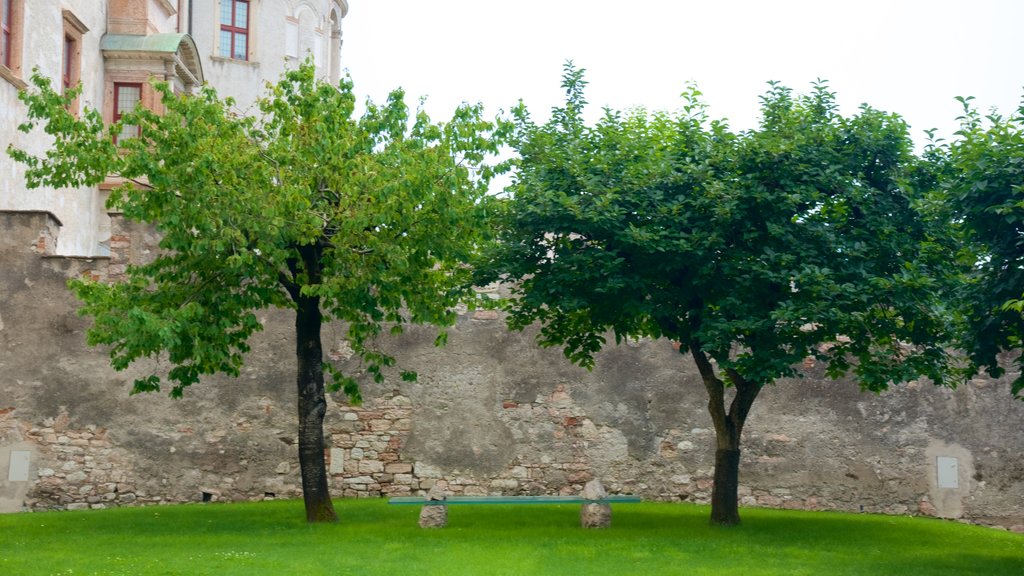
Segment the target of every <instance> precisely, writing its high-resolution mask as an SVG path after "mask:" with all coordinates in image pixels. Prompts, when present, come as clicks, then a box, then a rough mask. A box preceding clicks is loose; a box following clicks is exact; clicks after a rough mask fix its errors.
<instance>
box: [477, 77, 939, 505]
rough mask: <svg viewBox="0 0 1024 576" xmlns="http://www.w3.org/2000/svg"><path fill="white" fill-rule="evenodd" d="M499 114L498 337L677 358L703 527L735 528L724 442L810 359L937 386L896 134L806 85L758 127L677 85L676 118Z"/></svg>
mask: <svg viewBox="0 0 1024 576" xmlns="http://www.w3.org/2000/svg"><path fill="white" fill-rule="evenodd" d="M562 86H563V88H565V90H566V102H565V105H564V106H562V107H559V108H556V109H554V110H553V111H552V116H551V119H550V120H549V121H548V122H547V123H545V124H543V125H537V124H536V123H534V122H533V121H532V120H531V118H530V115H529V113H528V111H527V110H526V108H525V107H523V106H520V108H519V109H518V110H516V111H515V115H516V124H517V130H516V135H515V137H514V138H513V140H514V142H515V144H514V145H515V146H516V148H517V149H518V152H519V154H520V155H521V159H520V160H519V161H518V166H517V171H516V175H515V180H514V182H513V184H512V186H510V189H509V190H510V195H509V198H508V199H507V206H506V207H505V211H504V213H503V216H502V218H501V221H502V226H501V230H500V233H499V240H500V243H499V244H498V245H497V247H496V248H495V249H494V250H493V251H491V252H490V253H489V254H488V255H487V257H486V258H485V259H484V261H483V262H482V264H480V265H479V266H478V270H477V281H478V282H484V281H488V280H493V279H496V278H501V279H504V280H506V281H508V282H510V283H511V285H512V287H513V290H514V297H513V298H512V299H510V300H509V301H508V303H507V304H506V307H507V310H508V312H509V320H508V321H509V324H510V326H512V327H513V328H518V329H521V328H523V327H524V326H526V325H528V324H530V323H533V322H537V321H539V322H540V323H541V329H540V334H539V336H538V340H539V343H540V344H541V345H544V346H554V345H559V346H564V353H565V355H566V356H567V357H568V358H569V359H570V360H572V361H574V362H576V363H578V364H580V365H583V366H585V367H590V366H592V365H593V362H594V354H595V353H596V352H598V351H599V350H600V349H601V348H602V347H603V346H605V345H606V344H607V342H606V335H607V334H608V332H611V333H612V334H613V335H614V339H615V341H616V342H619V341H621V340H622V339H624V338H630V337H650V338H658V337H666V338H668V339H671V340H673V341H677V342H679V343H680V345H681V346H680V350H681V352H683V353H688V354H689V355H690V356H692V358H693V361H694V362H695V363H696V366H697V368H698V370H699V372H700V375H701V378H702V380H703V383H704V386H705V388H706V390H707V394H708V410H709V412H710V415H711V418H712V421H713V422H714V427H715V432H716V438H717V450H716V456H715V473H714V489H713V494H712V510H711V522H712V523H713V524H720V525H734V524H738V523H739V521H740V518H739V512H738V506H737V488H738V471H739V462H740V438H741V434H742V430H743V426H744V424H745V422H746V419H747V415H748V414H749V412H750V409H751V407H752V405H753V404H754V401H755V399H756V398H757V396H758V394H759V393H760V391H761V390H762V389H763V388H764V387H765V386H766V385H768V384H771V383H772V382H774V381H775V380H777V379H778V378H782V377H790V376H796V375H798V373H797V370H796V369H795V368H794V366H795V365H797V364H798V363H800V362H801V361H803V360H804V359H805V358H807V357H813V358H815V359H817V360H818V361H821V362H824V363H825V364H826V365H827V373H828V375H829V376H831V377H833V378H837V377H840V376H842V375H844V374H847V373H852V374H853V375H854V376H855V377H856V379H857V380H858V382H859V383H860V386H861V387H862V388H864V389H866V390H873V391H880V390H883V389H885V388H886V387H888V386H889V385H890V384H893V383H898V382H903V381H907V380H910V379H914V378H917V377H919V376H926V377H928V378H930V379H932V380H933V381H934V382H936V383H946V382H948V380H947V378H946V376H945V374H946V372H945V369H946V368H947V363H948V361H949V357H948V356H947V354H946V352H945V351H944V349H943V346H942V344H943V342H944V341H943V336H944V335H945V334H946V333H947V330H948V327H947V323H946V315H945V314H944V313H943V308H942V302H941V300H940V299H939V298H938V290H937V289H936V288H937V286H938V284H939V283H940V279H938V278H936V277H933V275H932V270H931V269H930V265H931V264H932V263H933V261H934V260H935V259H937V257H941V256H942V254H941V251H940V250H938V249H937V247H936V246H937V245H936V244H935V241H934V240H935V239H934V238H932V237H931V236H930V234H931V233H932V231H933V230H934V228H932V227H930V226H927V225H926V222H924V221H923V220H924V219H923V218H922V216H921V214H920V213H919V212H918V210H917V209H916V208H915V194H916V193H917V190H914V189H913V188H912V187H911V186H910V183H911V180H913V179H912V178H910V176H911V175H913V174H914V173H915V171H919V168H920V167H919V166H918V164H919V162H920V161H919V160H917V159H916V158H915V157H914V156H912V155H911V153H910V149H911V143H910V141H909V138H908V136H907V127H906V124H905V123H904V122H903V121H902V120H901V119H900V118H899V117H897V116H895V115H891V114H886V113H883V112H880V111H877V110H874V109H872V108H870V107H867V106H864V107H862V108H861V109H860V110H859V112H858V113H857V114H856V115H855V116H852V117H849V118H846V117H843V116H842V115H840V114H839V112H838V111H837V107H836V104H835V97H834V95H833V94H832V93H830V92H829V91H828V90H827V87H826V85H825V84H824V83H823V82H820V81H819V82H818V83H817V84H815V86H814V90H813V92H812V93H811V94H810V95H807V96H800V97H796V96H794V95H793V94H792V93H791V91H790V90H789V89H787V88H785V87H783V86H780V85H778V84H775V83H772V84H771V88H770V90H769V91H768V92H767V93H766V94H765V95H764V96H763V97H762V114H763V119H762V121H761V124H760V126H759V128H757V129H755V130H751V131H748V132H743V133H739V134H735V133H732V132H730V131H729V129H728V127H727V125H726V124H725V123H723V122H720V121H709V120H708V117H707V113H706V108H705V106H704V105H703V104H702V103H701V102H700V100H699V96H700V93H699V92H698V91H697V90H696V88H693V87H691V88H690V89H689V90H688V91H687V92H686V93H685V94H684V97H685V101H684V107H683V109H682V111H681V112H680V113H665V112H658V113H654V114H648V113H647V112H646V111H644V110H633V111H630V112H625V113H623V112H617V111H612V110H605V112H604V115H603V116H602V117H601V119H600V120H599V121H598V122H597V123H596V124H595V125H593V126H590V125H587V124H586V123H585V122H584V120H583V116H582V111H583V108H584V106H585V104H586V100H585V98H584V86H585V81H584V79H583V71H582V70H578V69H576V68H575V67H573V66H572V65H571V63H570V64H569V65H567V67H566V71H565V75H564V78H563V83H562Z"/></svg>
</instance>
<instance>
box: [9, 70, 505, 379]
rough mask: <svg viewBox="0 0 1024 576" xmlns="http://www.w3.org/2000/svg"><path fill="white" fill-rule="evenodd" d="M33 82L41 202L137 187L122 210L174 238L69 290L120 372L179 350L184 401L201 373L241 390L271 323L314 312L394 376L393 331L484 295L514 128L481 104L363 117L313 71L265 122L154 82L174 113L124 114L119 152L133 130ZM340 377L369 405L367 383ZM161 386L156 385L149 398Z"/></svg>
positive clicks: (299, 73) (125, 192) (445, 317)
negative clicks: (494, 183)
mask: <svg viewBox="0 0 1024 576" xmlns="http://www.w3.org/2000/svg"><path fill="white" fill-rule="evenodd" d="M33 84H34V85H35V90H34V91H33V92H31V93H28V92H27V93H24V94H22V96H21V97H22V100H23V101H24V102H25V104H26V105H27V106H28V111H29V121H28V122H26V123H25V124H23V125H22V126H21V129H22V130H24V131H29V130H31V129H32V128H33V127H34V125H35V124H37V123H40V122H42V123H43V124H44V128H45V130H46V132H47V133H49V134H51V135H52V136H53V137H54V139H55V143H54V146H53V147H52V149H51V150H50V151H49V152H47V155H46V156H45V157H43V158H36V157H33V156H30V155H28V154H26V153H25V152H23V151H19V150H10V153H11V154H12V155H13V156H14V157H15V158H16V159H18V160H21V161H22V162H24V163H26V164H27V166H28V180H29V185H30V187H35V186H40V185H49V186H56V187H65V186H82V185H95V184H97V183H100V182H102V181H104V180H105V179H107V178H108V176H110V175H113V177H115V178H120V179H122V180H123V181H124V182H125V183H124V184H123V185H120V186H118V187H117V188H115V189H114V191H113V192H112V194H111V196H110V201H109V207H110V208H111V209H114V210H118V211H121V212H122V213H123V214H124V216H125V217H126V218H128V219H131V220H137V221H141V222H149V223H152V224H153V225H154V226H155V227H156V229H157V231H158V232H159V234H160V244H159V246H160V249H161V251H160V253H159V254H158V255H157V256H156V258H155V259H154V260H153V261H152V262H150V263H147V264H142V265H138V266H133V267H130V268H129V269H128V271H127V278H126V280H125V281H124V282H118V283H114V284H105V283H97V282H91V281H88V280H76V281H73V282H72V288H73V289H74V290H75V292H76V293H77V295H78V296H79V298H80V299H82V300H83V301H84V302H85V305H84V306H83V308H82V310H81V312H82V313H83V314H87V315H90V316H93V317H95V324H94V326H93V327H92V328H91V329H90V330H89V334H88V339H89V342H90V343H91V344H106V345H109V346H111V351H110V355H111V359H112V364H113V366H114V367H115V368H118V369H123V368H126V367H127V366H128V365H129V364H130V363H131V362H133V361H134V360H136V359H139V358H145V357H157V356H159V355H160V354H161V353H162V352H166V354H167V356H166V358H167V359H168V360H169V361H170V363H171V364H172V365H173V368H171V370H170V371H169V373H168V374H167V377H168V379H169V380H170V381H172V382H173V389H172V391H171V394H172V395H173V396H180V395H181V394H182V392H183V390H184V388H185V387H187V386H189V385H191V384H193V383H195V382H197V381H198V379H199V378H200V376H201V375H204V374H212V373H215V372H223V373H227V374H230V375H237V374H238V372H239V368H240V366H241V365H242V362H243V356H244V354H245V353H246V352H247V351H248V350H249V347H248V344H247V342H248V340H249V338H250V336H252V335H253V333H255V332H257V331H259V330H260V329H261V328H262V326H261V324H260V321H259V320H258V318H257V315H256V312H257V311H259V310H262V309H264V308H267V307H270V306H281V307H292V306H294V305H295V302H296V301H298V300H299V299H300V298H301V299H312V300H313V301H317V302H318V304H319V307H320V311H321V312H322V315H323V319H324V320H330V319H337V320H343V321H345V322H346V323H347V325H348V332H347V339H348V340H349V342H350V344H351V345H352V347H353V349H354V350H355V352H356V353H357V354H359V355H360V356H361V357H362V358H363V359H364V361H365V362H366V365H367V369H368V370H369V371H370V372H371V373H372V374H373V375H374V376H375V377H377V378H380V370H381V367H382V366H385V365H390V364H392V363H393V359H392V358H391V357H389V356H387V355H386V354H383V353H381V352H380V351H378V350H376V349H375V348H374V346H373V340H374V338H375V337H377V336H378V335H379V334H380V333H381V331H382V330H383V328H382V326H383V325H384V323H387V324H388V325H389V326H392V328H390V329H391V330H392V331H401V329H402V326H403V325H404V324H405V323H407V322H415V323H434V324H438V325H447V324H450V323H451V322H452V321H453V320H454V313H453V311H452V307H453V306H454V305H455V304H456V303H457V302H459V301H461V300H464V299H467V298H469V297H471V295H472V292H471V291H470V290H469V289H468V288H466V285H467V282H466V279H467V276H468V274H469V272H468V271H467V269H466V268H465V267H464V266H463V265H462V264H461V263H462V262H465V261H466V260H468V259H469V258H470V257H472V256H473V254H474V253H475V251H476V250H477V248H478V246H479V245H480V244H481V243H483V242H484V241H485V240H486V239H487V237H488V235H489V231H488V229H487V227H486V226H485V221H486V217H487V215H488V213H489V212H490V211H491V202H490V200H489V198H488V197H487V196H486V189H487V181H488V179H489V178H490V176H491V175H492V173H493V168H492V167H489V166H487V165H485V159H486V157H487V156H488V155H489V154H491V153H494V152H496V151H497V148H498V146H499V142H500V140H501V134H502V132H503V130H504V128H503V127H502V126H500V125H497V124H495V123H492V122H489V121H486V120H484V119H483V117H482V108H481V106H479V105H477V106H470V105H464V106H462V107H460V108H459V109H458V110H457V111H456V112H455V114H454V117H453V118H452V119H451V121H449V122H447V123H434V122H432V121H431V120H430V118H428V117H427V115H426V113H425V112H423V111H422V110H418V111H417V112H415V114H414V115H413V116H412V117H410V111H409V109H408V108H407V106H406V105H405V103H404V94H403V93H402V91H401V90H396V91H394V92H392V93H391V95H390V96H389V97H388V99H387V101H386V102H385V103H384V104H379V105H378V104H374V103H372V102H368V103H367V105H366V111H365V113H363V114H362V115H361V116H357V115H356V113H355V108H356V102H355V97H354V96H353V94H352V82H351V80H349V79H345V80H343V81H342V82H341V83H340V85H338V86H332V85H328V84H325V83H321V82H318V81H316V80H315V76H314V69H313V67H312V66H311V65H309V64H306V65H303V66H302V67H300V68H299V69H297V70H292V71H289V72H287V73H286V74H285V75H284V77H283V78H282V80H281V81H280V82H279V83H278V84H277V85H274V86H270V87H269V89H268V92H267V94H266V95H265V96H264V97H263V98H261V99H260V100H259V111H260V113H261V114H260V115H259V116H252V117H249V116H240V115H237V114H235V113H234V112H232V109H231V104H232V102H231V101H222V100H220V99H219V98H218V96H217V94H216V92H215V91H214V90H213V89H212V88H209V87H206V88H203V89H202V90H201V91H200V92H199V93H198V94H195V95H185V96H179V95H176V94H174V93H172V91H171V89H170V88H169V87H168V86H167V85H166V84H162V83H156V84H154V85H153V86H154V89H155V90H156V91H157V92H158V94H159V95H160V98H161V102H162V108H163V109H164V112H163V113H161V114H157V113H155V112H153V111H150V110H146V109H143V108H141V107H140V108H139V109H138V110H136V111H135V112H134V113H131V114H126V115H125V117H124V119H123V120H122V124H133V125H138V126H139V127H140V133H141V137H139V138H134V139H128V140H121V141H120V142H118V143H117V144H116V145H115V144H114V140H113V135H114V134H116V133H118V131H119V129H120V124H119V125H115V126H111V127H106V126H104V125H103V122H102V119H101V117H100V115H99V114H98V113H96V112H95V111H93V110H88V111H86V112H85V113H83V114H82V116H81V118H74V117H72V116H71V115H70V114H68V113H67V112H66V111H65V110H64V108H63V107H62V106H63V103H64V101H65V100H67V98H70V97H73V94H70V95H68V96H67V97H62V96H61V95H59V94H57V93H56V92H54V91H53V89H52V88H50V86H49V82H48V80H46V79H45V78H43V77H41V76H40V75H39V74H36V75H35V76H34V77H33ZM441 338H442V339H443V336H442V337H441ZM327 368H328V369H330V367H329V366H328V367H327ZM404 376H405V377H406V378H412V377H414V375H413V374H411V373H404ZM335 377H336V382H337V383H339V384H343V385H344V386H345V390H346V392H348V393H349V394H350V395H352V396H354V397H358V390H357V388H356V386H355V381H354V380H353V379H351V378H349V377H345V376H343V375H340V374H335ZM159 386H160V378H159V377H157V376H155V375H154V376H150V377H148V378H145V379H142V380H139V381H137V382H136V383H135V391H145V390H156V389H159Z"/></svg>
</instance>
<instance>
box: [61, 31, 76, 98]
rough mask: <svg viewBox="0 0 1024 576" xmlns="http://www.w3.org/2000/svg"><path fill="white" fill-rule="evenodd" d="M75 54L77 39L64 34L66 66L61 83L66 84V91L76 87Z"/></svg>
mask: <svg viewBox="0 0 1024 576" xmlns="http://www.w3.org/2000/svg"><path fill="white" fill-rule="evenodd" d="M74 54H75V39H74V38H72V37H71V36H68V35H65V36H64V66H63V72H64V73H63V74H62V75H61V84H62V85H63V86H64V91H65V92H67V91H68V90H70V89H71V88H72V87H74V85H75V82H74V80H73V69H74V62H72V59H73V58H74Z"/></svg>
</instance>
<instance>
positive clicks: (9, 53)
mask: <svg viewBox="0 0 1024 576" xmlns="http://www.w3.org/2000/svg"><path fill="white" fill-rule="evenodd" d="M23 2H24V0H0V78H3V79H4V80H7V81H8V82H10V83H11V84H14V85H15V86H16V87H17V88H19V89H21V88H25V87H26V84H25V82H24V81H22V79H21V69H22V66H21V57H22V49H21V43H22V36H23V34H22V32H23V28H24V24H23V21H22V18H23V15H24V11H23V8H24V6H23Z"/></svg>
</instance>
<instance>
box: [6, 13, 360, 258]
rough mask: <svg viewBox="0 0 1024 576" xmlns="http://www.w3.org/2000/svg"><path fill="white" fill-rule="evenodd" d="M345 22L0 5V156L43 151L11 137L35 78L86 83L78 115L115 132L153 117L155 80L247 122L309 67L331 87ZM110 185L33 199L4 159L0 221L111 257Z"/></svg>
mask: <svg viewBox="0 0 1024 576" xmlns="http://www.w3.org/2000/svg"><path fill="white" fill-rule="evenodd" d="M347 12H348V2H347V0H206V1H201V2H194V1H193V0H0V145H2V147H4V148H6V145H8V144H11V145H13V146H15V147H18V148H21V149H24V150H27V151H29V152H31V153H34V154H42V153H43V152H45V150H46V149H47V147H48V146H49V145H50V141H49V139H48V138H47V137H45V135H43V134H41V133H40V132H38V131H36V132H32V133H30V134H24V133H22V132H20V131H18V129H17V127H18V125H19V124H20V123H22V122H24V121H25V119H26V116H25V108H24V106H23V105H22V104H21V102H20V101H19V100H18V92H19V91H20V90H22V89H23V88H25V87H26V86H27V84H28V82H29V79H30V77H31V75H32V74H33V71H34V70H38V72H39V73H40V74H42V75H43V76H45V77H47V78H49V79H50V81H51V84H52V85H54V86H57V85H60V86H64V87H70V86H75V85H77V84H79V83H81V85H82V94H81V96H80V97H79V98H78V101H77V102H75V104H74V106H73V109H74V110H76V111H81V110H83V109H85V108H93V109H96V110H100V111H101V112H102V113H103V116H104V118H106V119H107V120H108V121H110V122H113V121H116V120H117V119H118V118H119V117H120V115H121V114H122V113H124V112H126V111H127V110H130V109H131V108H132V107H134V106H136V105H142V106H146V107H150V108H153V109H156V108H157V107H158V105H159V103H158V102H157V101H156V97H155V94H154V92H153V90H152V87H151V86H150V84H149V82H150V80H152V79H156V80H162V81H166V82H169V83H170V84H171V85H172V86H173V87H174V88H175V89H176V90H178V91H180V92H189V91H192V90H194V89H196V88H197V87H198V86H200V85H202V84H204V83H206V84H210V85H212V86H214V87H215V88H216V89H217V90H218V92H220V93H221V94H222V95H224V96H231V97H233V98H235V100H236V102H237V104H238V107H239V110H240V111H241V112H243V113H244V112H246V111H247V110H248V109H249V108H250V107H251V105H252V103H253V101H254V100H255V98H256V97H257V96H258V95H259V93H260V91H261V90H262V87H263V85H264V83H265V82H266V81H268V80H275V79H277V78H278V77H279V76H280V75H281V73H282V72H283V71H284V70H285V69H286V68H288V67H290V66H292V67H294V66H295V65H297V64H298V62H299V61H301V60H302V59H304V58H307V57H308V58H312V59H313V61H314V63H315V64H316V65H317V68H318V72H319V73H320V76H321V77H322V78H324V79H329V80H332V81H337V80H338V78H339V77H340V75H341V22H342V19H343V18H344V17H345V15H346V14H347ZM126 130H127V132H126V133H125V134H123V136H131V131H132V128H131V127H128V128H126ZM112 185H113V183H112V182H111V183H107V184H106V185H100V186H97V187H93V188H80V189H75V190H69V189H61V190H55V189H47V188H40V189H34V190H29V189H27V187H26V186H25V178H24V168H23V167H22V166H20V165H18V164H17V163H15V162H14V161H12V160H11V159H10V158H9V157H7V156H6V155H3V157H0V210H12V211H24V210H43V211H48V212H50V213H52V214H53V215H54V216H56V218H57V219H58V220H59V221H60V223H61V224H62V228H61V234H60V240H59V241H58V246H57V247H56V251H57V253H58V254H62V255H76V256H102V255H106V254H108V253H109V240H110V220H109V216H108V214H107V210H106V207H105V203H106V198H107V191H108V190H109V188H110V187H111V186H112Z"/></svg>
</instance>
